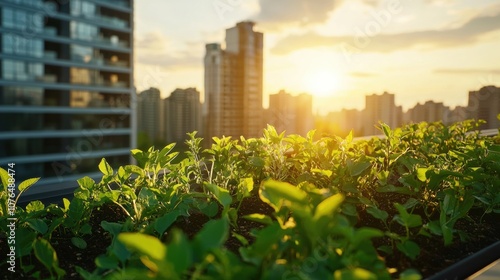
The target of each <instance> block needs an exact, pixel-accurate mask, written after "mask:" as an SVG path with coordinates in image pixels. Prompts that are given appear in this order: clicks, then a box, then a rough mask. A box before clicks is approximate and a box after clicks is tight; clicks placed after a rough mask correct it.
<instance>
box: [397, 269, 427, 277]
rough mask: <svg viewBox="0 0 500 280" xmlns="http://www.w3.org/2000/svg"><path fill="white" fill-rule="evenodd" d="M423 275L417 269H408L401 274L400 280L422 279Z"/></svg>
mask: <svg viewBox="0 0 500 280" xmlns="http://www.w3.org/2000/svg"><path fill="white" fill-rule="evenodd" d="M421 279H422V275H421V274H420V273H419V272H418V271H417V270H415V269H411V268H410V269H406V270H405V271H403V272H401V274H400V275H399V280H421Z"/></svg>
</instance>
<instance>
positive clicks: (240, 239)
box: [231, 232, 250, 246]
mask: <svg viewBox="0 0 500 280" xmlns="http://www.w3.org/2000/svg"><path fill="white" fill-rule="evenodd" d="M231 236H233V237H234V238H236V239H238V241H239V242H240V243H241V245H243V246H248V245H249V244H250V243H249V242H248V240H247V239H246V238H245V237H244V236H243V235H241V234H237V233H236V232H232V233H231Z"/></svg>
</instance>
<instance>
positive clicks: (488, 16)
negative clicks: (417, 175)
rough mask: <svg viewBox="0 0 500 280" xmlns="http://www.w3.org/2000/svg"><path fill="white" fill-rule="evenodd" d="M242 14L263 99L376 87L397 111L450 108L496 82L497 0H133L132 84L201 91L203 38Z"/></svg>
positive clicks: (338, 96) (343, 97)
mask: <svg viewBox="0 0 500 280" xmlns="http://www.w3.org/2000/svg"><path fill="white" fill-rule="evenodd" d="M245 20H252V21H255V22H256V25H255V27H254V30H256V31H259V32H263V33H264V85H263V87H264V92H263V94H264V98H263V99H264V104H263V105H264V107H267V104H268V96H269V94H275V93H277V92H278V91H279V90H281V89H284V90H285V91H286V92H288V93H291V94H292V95H296V94H300V93H308V94H311V95H313V96H314V105H313V106H314V111H315V112H316V113H319V114H326V113H327V112H330V111H337V110H340V109H342V108H346V109H353V108H355V109H363V108H364V106H365V95H370V94H374V93H375V94H382V93H383V92H385V91H387V92H389V93H393V94H395V102H396V105H401V106H403V109H404V110H407V109H409V108H411V107H413V106H414V105H416V104H417V103H418V102H420V103H423V102H425V101H427V100H434V101H436V102H443V103H444V104H445V105H447V106H450V107H452V108H453V107H455V106H465V105H467V98H468V92H469V91H472V90H478V89H479V88H481V87H482V86H485V85H496V86H500V1H498V0H467V1H466V0H349V1H348V0H314V1H310V0H183V1H176V0H136V1H135V58H134V59H135V84H136V87H137V90H138V91H142V90H145V89H147V88H149V87H157V88H159V89H160V91H161V92H162V96H163V97H167V96H168V95H169V94H170V93H171V92H172V91H173V90H174V89H176V88H187V87H195V88H197V89H198V90H199V91H200V92H201V93H202V96H203V84H204V81H203V73H204V69H203V57H204V55H205V44H207V43H214V42H218V43H221V44H223V45H224V39H225V30H226V29H227V28H231V27H233V26H235V25H236V23H237V22H240V21H245Z"/></svg>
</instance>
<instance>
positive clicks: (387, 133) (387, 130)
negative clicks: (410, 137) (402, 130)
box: [380, 123, 392, 138]
mask: <svg viewBox="0 0 500 280" xmlns="http://www.w3.org/2000/svg"><path fill="white" fill-rule="evenodd" d="M380 127H381V128H382V132H384V135H385V137H387V138H389V137H391V133H392V131H391V128H390V127H389V126H388V125H387V124H385V123H380Z"/></svg>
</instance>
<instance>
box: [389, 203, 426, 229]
mask: <svg viewBox="0 0 500 280" xmlns="http://www.w3.org/2000/svg"><path fill="white" fill-rule="evenodd" d="M394 205H395V206H396V209H398V212H399V215H395V216H394V220H396V221H397V222H398V223H399V224H401V225H402V226H407V227H418V226H421V225H422V217H420V215H416V214H409V213H408V212H407V211H406V208H405V207H404V206H403V205H401V204H399V203H394Z"/></svg>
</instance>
